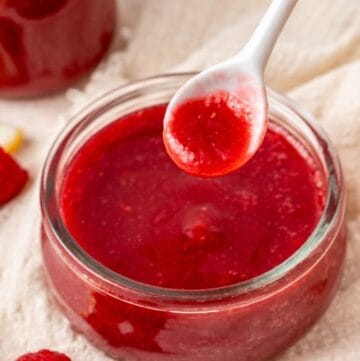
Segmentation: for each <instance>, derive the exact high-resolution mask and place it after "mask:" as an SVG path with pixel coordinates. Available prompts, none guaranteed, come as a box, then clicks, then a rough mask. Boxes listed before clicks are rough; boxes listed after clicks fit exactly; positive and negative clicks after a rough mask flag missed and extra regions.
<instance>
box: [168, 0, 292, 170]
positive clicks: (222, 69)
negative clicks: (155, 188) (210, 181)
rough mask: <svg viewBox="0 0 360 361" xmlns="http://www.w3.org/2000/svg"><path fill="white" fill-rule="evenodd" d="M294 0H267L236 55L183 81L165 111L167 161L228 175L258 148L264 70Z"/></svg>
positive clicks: (263, 112)
mask: <svg viewBox="0 0 360 361" xmlns="http://www.w3.org/2000/svg"><path fill="white" fill-rule="evenodd" d="M297 1H298V0H273V1H272V3H271V5H270V7H269V8H268V10H267V12H266V13H265V15H264V17H263V18H262V20H261V22H260V24H259V25H258V27H257V28H256V30H255V32H254V34H253V35H252V37H251V38H250V40H249V41H248V43H247V44H246V45H245V47H244V48H243V49H242V51H241V52H239V53H238V54H237V55H235V56H233V57H231V58H230V59H228V60H226V61H223V62H221V63H219V64H217V65H215V66H212V67H210V68H208V69H206V70H204V71H202V72H201V73H199V74H198V75H196V76H194V77H193V78H191V79H190V80H189V81H187V82H186V83H185V84H184V85H183V86H182V87H181V88H180V89H179V90H178V91H177V92H176V93H175V95H174V96H173V98H172V99H171V101H170V103H169V105H168V106H167V109H166V113H165V117H164V124H163V126H164V127H163V129H164V130H163V140H164V144H165V148H166V151H167V152H168V154H169V156H170V157H171V158H172V160H173V161H174V162H175V163H176V164H177V165H178V166H179V167H180V168H181V169H183V170H184V171H186V172H188V173H190V174H192V175H196V176H201V177H214V176H219V175H224V174H227V173H229V172H232V171H234V170H236V169H237V168H239V167H240V166H242V165H243V164H244V163H246V162H247V161H248V160H249V159H250V158H251V157H252V156H253V155H254V154H255V152H256V151H257V149H258V148H259V147H260V145H261V143H262V140H263V138H264V135H265V132H266V128H267V119H268V118H267V98H266V91H265V85H264V69H265V66H266V63H267V61H268V59H269V57H270V54H271V52H272V49H273V47H274V45H275V42H276V40H277V38H278V36H279V34H280V32H281V30H282V28H283V26H284V25H285V23H286V20H287V18H288V17H289V15H290V13H291V11H292V9H293V8H294V6H295V4H296V3H297Z"/></svg>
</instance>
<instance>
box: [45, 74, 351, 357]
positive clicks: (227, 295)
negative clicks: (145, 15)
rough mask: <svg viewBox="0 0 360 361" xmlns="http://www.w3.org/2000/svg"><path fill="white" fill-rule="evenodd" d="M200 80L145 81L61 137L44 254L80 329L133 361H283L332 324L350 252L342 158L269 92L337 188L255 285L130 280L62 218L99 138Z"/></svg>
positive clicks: (87, 112)
mask: <svg viewBox="0 0 360 361" xmlns="http://www.w3.org/2000/svg"><path fill="white" fill-rule="evenodd" d="M192 75H193V74H192V73H186V74H173V75H164V76H158V77H154V78H149V79H145V80H141V81H137V82H134V83H131V84H129V85H126V86H124V87H121V88H118V89H115V90H113V91H111V92H109V93H107V94H105V95H104V96H103V97H101V98H100V99H98V100H96V101H95V102H93V103H91V104H90V105H89V106H87V108H86V109H84V110H83V111H82V112H80V113H79V114H77V115H76V116H75V117H74V118H73V119H72V121H71V122H70V123H69V125H68V126H67V127H66V129H64V130H63V132H62V133H61V134H60V136H59V137H58V139H57V140H56V142H55V144H54V145H53V147H52V150H51V151H50V154H49V156H48V158H47V161H46V164H45V168H44V171H43V176H42V185H41V207H42V251H43V258H44V263H45V269H46V272H47V275H48V279H49V282H50V285H51V289H52V291H53V294H54V295H55V298H56V299H57V301H58V303H59V304H60V305H61V306H62V309H63V310H64V312H65V313H66V315H67V316H68V318H69V320H70V321H71V323H72V325H73V326H74V327H75V328H76V329H78V330H80V331H81V332H82V333H84V334H85V335H86V336H87V337H88V338H89V339H90V340H91V341H92V342H93V343H95V344H96V345H97V346H98V347H100V348H102V349H103V350H105V351H106V352H107V353H108V354H110V355H112V356H113V357H115V358H117V359H120V360H127V361H135V360H142V361H170V360H172V361H180V360H192V361H219V360H224V361H242V360H246V361H261V360H266V359H268V358H269V357H271V356H272V355H274V354H276V353H278V352H281V351H282V350H284V349H285V348H286V347H288V346H289V345H291V344H292V343H293V342H295V341H296V340H297V339H298V338H299V337H300V336H302V335H303V334H304V333H305V332H306V331H307V330H308V329H309V328H310V327H311V326H312V325H313V324H314V323H315V322H316V321H317V320H318V319H319V317H320V316H321V315H322V314H323V312H324V311H325V309H326V308H327V306H328V305H329V303H330V301H331V299H332V298H333V296H334V293H335V291H336V288H337V285H338V283H339V279H340V275H341V269H342V266H343V262H344V255H345V248H346V223H345V215H344V214H345V190H344V183H343V176H342V170H341V166H340V163H339V160H338V157H337V154H336V151H335V149H334V147H333V145H332V144H331V142H330V140H329V139H328V137H327V136H326V134H325V133H324V132H323V130H322V129H321V128H320V127H319V125H318V124H317V123H316V122H315V121H314V120H313V119H312V118H311V117H310V116H309V115H308V114H306V113H304V112H302V111H300V110H299V109H298V107H297V106H296V105H295V104H294V103H293V102H292V101H290V100H289V99H287V98H286V97H284V96H283V95H280V94H278V93H275V92H274V91H272V90H270V89H268V98H269V119H270V121H271V122H274V123H276V124H277V125H279V126H280V127H283V128H285V129H286V130H287V131H288V132H290V133H291V134H292V135H293V136H294V137H295V138H296V139H297V140H298V141H299V142H300V143H301V144H302V146H304V147H305V148H306V150H307V152H308V153H309V154H310V156H311V157H313V160H314V162H315V163H316V164H317V166H318V168H319V170H320V173H321V175H322V176H323V178H324V182H325V183H326V186H327V196H326V204H325V208H324V211H323V214H322V216H321V219H320V220H319V223H318V225H317V227H316V229H315V230H314V231H313V233H312V234H311V235H310V237H309V238H308V239H307V241H306V242H305V243H304V245H303V246H302V247H301V248H300V249H299V250H298V251H297V252H296V253H294V254H293V255H292V256H291V257H290V258H288V259H287V260H286V261H284V262H283V263H281V264H280V265H279V266H277V267H275V268H273V269H272V270H270V271H268V272H266V273H264V274H262V275H260V276H258V277H256V278H253V279H251V280H248V281H245V282H241V283H238V284H234V285H231V286H227V287H222V288H217V289H209V290H195V291H191V290H186V291H182V290H174V289H166V288H160V287H154V286H151V285H146V284H143V283H140V282H136V281H134V280H131V279H129V278H126V277H123V276H121V275H119V274H117V273H115V272H113V271H111V270H110V269H108V268H106V267H104V266H103V265H101V264H99V263H98V262H96V261H95V260H94V259H93V258H91V257H90V256H89V255H88V254H87V253H86V252H85V251H84V250H82V249H81V247H79V246H78V244H77V243H76V240H75V239H73V238H72V236H71V234H70V233H69V231H68V230H67V229H66V226H65V224H64V222H63V219H62V217H61V212H60V209H59V192H60V189H61V185H62V181H63V177H62V175H63V172H64V171H65V170H66V167H67V166H68V164H69V162H70V160H71V159H72V157H74V155H75V154H76V152H77V151H78V150H79V148H80V147H81V146H82V144H84V142H86V141H87V140H88V139H89V137H91V136H92V135H94V134H95V133H96V132H98V131H99V130H100V129H102V128H104V127H105V126H107V125H108V124H110V123H112V122H114V121H115V120H117V119H119V118H121V117H122V116H125V115H126V114H129V113H131V112H134V111H136V110H140V109H143V108H146V107H149V106H153V105H158V104H164V103H166V102H168V101H169V99H170V98H171V96H172V95H173V94H174V92H175V91H176V90H177V89H178V87H179V86H180V85H181V84H183V83H184V82H185V81H186V80H187V79H188V78H189V77H191V76H192Z"/></svg>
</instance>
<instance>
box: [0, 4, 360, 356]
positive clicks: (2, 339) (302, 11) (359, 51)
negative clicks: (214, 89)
mask: <svg viewBox="0 0 360 361" xmlns="http://www.w3.org/2000/svg"><path fill="white" fill-rule="evenodd" d="M268 4H269V0H257V1H250V0H237V1H233V0H201V1H200V0H197V1H193V0H176V1H175V0H173V1H170V0H156V1H150V0H119V9H120V13H121V17H122V19H121V20H120V21H121V23H120V24H121V26H120V27H119V31H118V34H117V37H116V40H115V43H114V47H113V50H112V52H111V54H110V55H109V56H108V58H107V59H105V60H104V62H103V63H102V64H101V65H100V66H99V67H98V69H96V70H95V72H94V73H93V74H92V76H91V77H90V78H89V79H88V81H87V82H86V83H85V84H77V86H76V87H74V88H73V89H69V90H67V91H66V92H63V93H60V94H57V95H54V96H52V97H47V98H41V99H33V100H21V101H11V100H4V99H2V100H0V121H4V122H9V123H13V124H17V125H19V126H21V127H22V128H23V129H24V130H25V134H26V136H27V142H26V144H25V146H24V147H23V149H22V150H21V152H20V153H18V154H17V157H18V159H19V160H20V161H21V163H22V164H23V165H24V167H26V168H27V169H29V171H30V174H31V181H30V182H29V183H28V185H27V187H26V189H25V190H24V191H23V192H22V194H21V195H20V196H19V197H18V198H16V200H14V201H12V202H11V203H9V204H8V205H6V206H5V207H3V208H1V209H0V360H1V361H13V360H15V359H16V357H18V356H19V355H20V354H22V353H24V352H29V351H35V350H38V349H42V348H51V349H55V350H58V351H61V352H64V353H66V354H68V355H69V356H71V357H72V358H73V360H74V361H81V360H86V361H108V360H111V359H110V358H109V357H107V356H105V355H104V354H103V353H102V352H101V351H99V350H97V349H96V348H95V347H93V346H92V345H91V344H89V343H88V342H87V340H86V339H85V338H84V337H83V336H82V335H81V334H78V333H76V332H75V331H73V330H72V329H71V327H70V325H69V322H68V321H67V319H66V318H65V317H64V316H63V315H62V314H61V312H59V310H58V308H57V307H56V305H55V304H54V302H53V301H52V299H51V298H50V297H49V292H48V290H47V287H46V284H45V280H44V272H43V268H42V262H41V255H40V242H39V229H40V210H39V202H38V197H39V178H40V173H41V169H42V165H43V162H44V160H45V158H46V154H47V152H48V150H49V148H50V146H51V143H52V142H53V140H54V139H55V137H56V135H57V134H58V133H59V131H60V130H61V128H62V127H63V125H64V124H65V123H66V122H67V120H68V119H69V117H70V115H71V114H72V113H73V112H74V111H76V110H77V109H79V108H82V107H83V106H84V105H85V104H86V103H87V102H89V100H91V99H93V98H94V97H96V96H98V95H99V94H101V93H103V92H104V91H106V90H108V89H110V88H114V87H116V86H118V85H120V84H124V83H125V82H127V81H128V80H133V79H136V78H140V77H144V76H149V75H155V74H160V73H164V72H172V71H186V70H201V69H203V68H205V67H207V66H209V65H212V64H215V63H216V62H219V61H221V60H223V59H225V58H227V57H229V56H231V55H233V54H235V53H236V52H237V51H238V50H239V49H240V48H241V46H242V45H244V43H245V41H246V39H248V37H249V35H250V34H251V32H252V30H253V29H254V27H255V26H256V24H257V22H258V21H259V19H260V18H261V16H262V14H263V13H264V11H265V9H266V6H267V5H268ZM359 19H360V1H358V0H317V1H313V0H302V1H300V2H299V4H298V5H297V7H296V8H295V11H294V13H293V15H292V17H291V19H290V20H289V22H288V24H287V25H286V28H285V29H284V31H283V33H282V35H281V36H280V39H279V41H278V44H277V46H276V48H275V49H274V52H273V55H272V57H271V59H270V62H269V64H268V67H267V71H266V81H267V84H268V85H270V86H271V87H273V88H275V89H276V90H279V91H281V92H285V93H286V94H287V95H288V96H290V97H292V98H294V99H295V100H296V101H297V102H298V103H299V104H300V105H301V107H302V108H304V109H306V110H307V111H308V112H310V113H312V114H313V116H314V117H315V118H316V119H317V120H318V121H319V122H320V123H321V124H322V126H323V127H324V128H325V130H326V131H327V133H328V134H329V136H330V137H331V139H332V140H333V142H334V143H335V145H336V147H337V149H338V151H339V154H340V158H341V161H342V165H343V169H344V172H345V178H346V185H347V190H348V220H349V222H348V223H349V234H348V252H347V259H346V267H345V272H344V276H343V279H342V282H341V286H340V289H339V292H338V293H337V295H336V297H335V299H334V301H333V303H332V304H331V306H330V308H329V309H328V311H327V312H326V314H325V315H324V316H323V317H322V319H321V320H320V321H319V322H318V323H317V324H316V325H315V327H314V328H313V329H312V330H311V331H310V332H309V333H308V334H307V335H306V336H305V337H304V338H302V339H301V340H300V341H299V342H298V343H296V345H294V346H293V347H291V348H290V349H289V350H287V351H286V352H285V353H283V354H282V355H281V356H278V357H277V358H276V361H308V360H312V361H329V360H332V361H358V360H360V343H359V340H360V263H359V260H360V167H359V158H360V85H359V84H360V21H359Z"/></svg>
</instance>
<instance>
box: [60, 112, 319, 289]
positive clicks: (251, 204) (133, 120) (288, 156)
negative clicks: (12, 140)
mask: <svg viewBox="0 0 360 361" xmlns="http://www.w3.org/2000/svg"><path fill="white" fill-rule="evenodd" d="M165 109H166V106H165V105H162V106H155V107H152V108H147V109H144V110H142V111H138V112H136V113H132V114H129V115H128V116H126V117H124V118H122V119H119V120H118V121H115V122H114V123H113V124H111V125H109V126H108V127H106V128H105V129H103V130H101V131H99V132H98V133H97V134H96V135H94V136H93V137H92V138H90V139H89V140H88V141H87V142H86V143H85V144H84V145H83V146H82V148H81V149H80V150H79V151H78V152H77V154H76V155H75V157H74V158H73V159H72V161H71V162H70V164H69V166H68V167H67V171H66V174H65V180H64V183H63V187H62V191H61V209H62V213H63V217H64V220H65V223H66V225H67V227H68V229H69V230H70V232H71V234H72V235H73V237H74V238H75V240H76V241H77V242H78V243H79V245H80V246H81V247H83V248H84V249H85V250H86V251H87V252H88V253H89V254H90V255H91V256H92V257H93V258H95V259H96V260H97V261H99V262H100V263H102V264H103V265H105V266H107V267H108V268H110V269H112V270H113V271H115V272H117V273H119V274H121V275H124V276H127V277H129V278H131V279H134V280H137V281H140V282H143V283H147V284H151V285H156V286H161V287H167V288H174V289H206V288H215V287H220V286H226V285H231V284H235V283H237V282H241V281H244V280H248V279H251V278H253V277H256V276H258V275H261V274H263V273H264V272H266V271H269V270H271V269H272V268H274V267H276V266H277V265H279V264H280V263H281V262H283V261H284V260H286V259H287V258H288V257H290V256H291V255H292V254H293V253H294V252H296V250H298V249H299V247H301V246H302V245H303V243H304V242H305V241H306V240H307V238H308V237H309V235H310V234H311V232H312V231H313V230H314V228H315V226H316V224H317V223H318V221H319V218H320V215H321V213H322V211H323V207H324V199H325V186H324V184H323V182H322V179H321V176H320V174H319V171H318V170H317V168H316V166H315V164H314V163H313V161H312V159H311V157H310V156H309V155H308V154H307V153H306V151H305V150H304V149H303V147H302V146H301V144H299V143H298V142H297V141H296V140H295V139H294V138H293V137H292V136H291V135H290V134H288V133H287V132H286V131H285V130H283V129H281V128H279V127H277V126H275V125H273V124H272V125H270V127H269V129H268V131H267V134H266V136H265V139H264V142H263V144H262V145H261V147H260V148H259V150H258V152H257V153H256V155H255V156H254V157H253V158H252V159H251V160H250V161H248V162H247V163H246V164H245V165H244V166H242V167H241V168H240V169H238V170H237V171H235V172H233V173H231V174H228V175H226V176H222V177H217V178H198V177H194V176H191V175H189V174H187V173H185V172H183V171H181V170H180V169H179V168H178V167H177V166H176V165H175V164H174V163H173V162H172V161H171V160H170V158H169V157H168V155H167V153H166V151H165V148H164V145H163V142H162V120H163V116H164V112H165Z"/></svg>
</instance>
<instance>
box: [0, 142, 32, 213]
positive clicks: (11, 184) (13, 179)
mask: <svg viewBox="0 0 360 361" xmlns="http://www.w3.org/2000/svg"><path fill="white" fill-rule="evenodd" d="M27 179H28V174H27V172H26V171H25V170H24V169H22V168H21V167H20V166H19V165H18V164H17V163H16V161H15V160H14V159H13V158H12V157H11V156H10V155H9V154H7V153H5V152H4V150H3V149H2V148H0V206H2V205H3V204H4V203H6V202H7V201H9V200H11V199H12V198H14V197H15V196H16V195H17V194H18V193H19V192H20V191H21V189H22V188H23V187H24V185H25V183H26V181H27Z"/></svg>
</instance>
